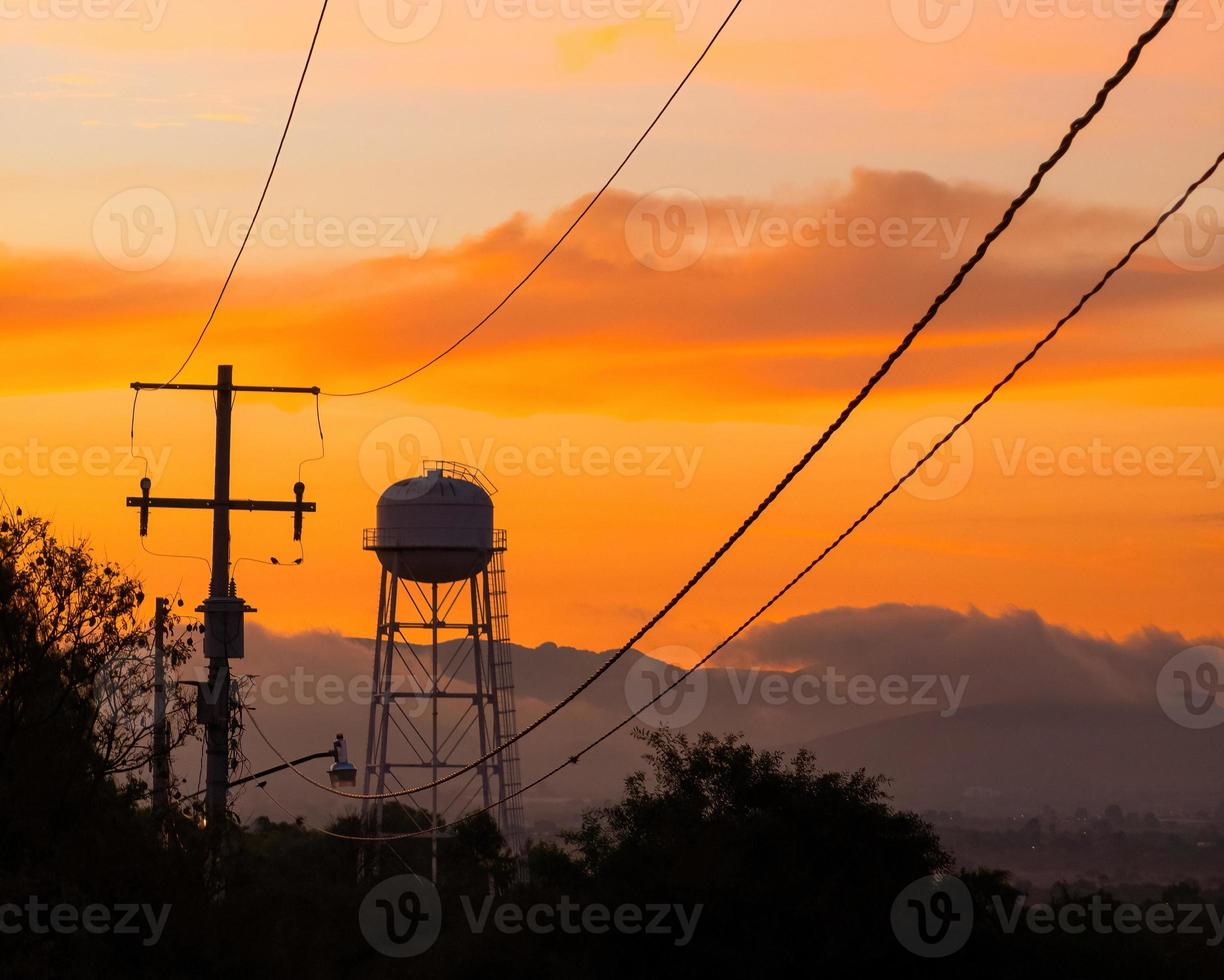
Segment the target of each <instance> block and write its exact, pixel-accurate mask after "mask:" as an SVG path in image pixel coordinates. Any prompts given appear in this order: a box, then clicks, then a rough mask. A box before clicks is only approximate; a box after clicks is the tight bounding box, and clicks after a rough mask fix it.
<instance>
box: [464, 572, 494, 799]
mask: <svg viewBox="0 0 1224 980" xmlns="http://www.w3.org/2000/svg"><path fill="white" fill-rule="evenodd" d="M468 591H469V593H470V595H471V597H472V668H473V671H472V672H473V674H474V675H475V677H476V729H477V737H478V738H479V741H480V745H479V751H480V758H482V759H483V758H484V757H485V756H486V755H487V754H488V752H489V733H488V722H487V721H486V719H485V710H486V709H487V708H488V707H489V705H490V704H491V701H490V696H488V695H486V694H485V689H486V687H487V688H488V689H489V690H490V691H491V690H492V685H491V684H486V682H485V677H484V669H483V663H484V662H486V661H487V660H488V658H487V657H482V656H481V649H480V581H479V579H478V578H477V577H476V576H475V575H473V576H472V578H471V581H470V582H469V583H468ZM494 714H496V711H494ZM480 790H481V800H482V803H483V806H484V807H486V808H488V806H489V805H490V804H491V803H492V802H493V798H492V797H491V796H490V795H489V765H488V763H483V764H482V765H481V766H480Z"/></svg>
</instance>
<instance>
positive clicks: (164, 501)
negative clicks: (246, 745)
mask: <svg viewBox="0 0 1224 980" xmlns="http://www.w3.org/2000/svg"><path fill="white" fill-rule="evenodd" d="M132 388H133V389H135V390H136V391H138V392H139V391H208V392H212V393H213V394H214V395H215V396H216V412H217V430H216V445H215V450H214V476H213V495H212V497H209V498H187V497H151V496H150V495H149V492H150V489H151V488H152V481H150V479H149V478H148V477H147V476H146V477H145V478H144V479H142V480H141V481H140V489H141V495H140V496H139V497H128V498H127V505H128V506H129V507H138V508H140V533H141V536H144V535H145V534H147V533H148V529H149V510H150V509H151V508H155V507H159V508H161V507H165V508H177V509H187V510H211V511H212V514H213V527H212V576H211V579H210V581H209V587H208V598H207V599H205V600H204V602H203V604H202V605H200V606H199V607H197V611H198V612H202V613H203V614H204V657H205V659H206V660H207V661H208V681H207V683H205V684H201V685H198V688H197V690H198V696H197V701H196V705H197V717H198V720H199V721H200V722H202V723H203V725H204V733H205V734H204V741H205V751H206V753H207V760H208V761H207V768H206V777H205V778H206V782H205V786H206V790H205V804H204V813H205V816H206V818H207V822H208V828H209V830H210V837H211V838H212V845H211V846H212V857H213V861H214V864H215V862H216V861H217V859H218V858H219V855H220V844H221V839H222V830H223V828H224V827H225V819H226V810H227V802H228V801H227V789H228V786H229V766H230V755H229V737H230V713H231V712H230V707H231V706H230V663H229V662H230V661H231V660H238V659H241V658H242V657H243V656H244V642H243V630H244V623H245V616H246V614H247V613H248V612H255V611H256V610H255V609H252V608H251V607H250V606H248V605H247V604H246V602H244V601H243V600H242V599H241V598H239V597H238V595H237V589H236V586H235V583H234V581H233V579H232V578H231V576H230V568H231V565H230V520H229V519H230V511H232V510H245V511H279V512H282V513H292V514H293V537H294V540H295V541H297V540H301V536H302V515H303V514H306V513H311V514H313V513H314V512H315V505H314V504H313V503H308V502H306V501H304V500H303V499H302V497H303V494H304V492H305V489H306V488H305V486H304V485H303V484H302V483H301V481H299V482H298V483H296V484H295V485H294V487H293V493H294V499H293V500H292V501H277V500H234V499H232V498H231V497H230V455H231V442H232V438H231V437H232V427H233V426H232V423H233V410H234V396H235V395H236V394H237V393H238V392H262V393H266V394H298V395H314V396H315V397H316V398H317V397H318V396H319V389H318V388H317V387H315V388H283V387H275V386H270V385H235V384H234V369H233V366H232V365H229V364H222V365H220V366H218V368H217V383H216V384H215V385H189V384H148V383H143V382H139V381H136V382H133V383H132Z"/></svg>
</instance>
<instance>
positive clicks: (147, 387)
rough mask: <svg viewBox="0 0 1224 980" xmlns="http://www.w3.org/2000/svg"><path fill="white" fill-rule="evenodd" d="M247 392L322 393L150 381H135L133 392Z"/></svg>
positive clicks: (314, 389) (316, 389)
mask: <svg viewBox="0 0 1224 980" xmlns="http://www.w3.org/2000/svg"><path fill="white" fill-rule="evenodd" d="M223 387H224V389H225V390H226V391H234V392H238V391H246V392H257V393H262V394H265V395H316V396H317V395H319V394H320V393H321V391H322V389H321V388H319V387H318V385H315V386H314V387H311V388H292V387H286V386H285V385H185V384H173V385H166V384H154V383H153V382H150V381H133V382H132V390H133V391H220V390H221V389H222V388H223Z"/></svg>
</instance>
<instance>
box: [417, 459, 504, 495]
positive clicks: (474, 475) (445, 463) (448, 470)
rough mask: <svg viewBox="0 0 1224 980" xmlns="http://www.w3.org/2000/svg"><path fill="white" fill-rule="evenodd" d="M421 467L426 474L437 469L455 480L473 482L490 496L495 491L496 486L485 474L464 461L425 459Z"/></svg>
mask: <svg viewBox="0 0 1224 980" xmlns="http://www.w3.org/2000/svg"><path fill="white" fill-rule="evenodd" d="M421 468H422V470H423V471H424V472H425V473H427V474H428V473H432V472H433V471H434V470H437V471H439V472H440V473H441V474H442V475H443V476H449V477H451V478H452V479H455V480H467V481H468V483H475V484H476V485H477V486H478V487H480V488H481V489H482V490H484V492H485V493H487V494H489V495H490V496H492V495H493V494H495V493H497V487H495V486H494V485H493V483H492V481H490V480H489V478H488V477H487V476H485V475H484V474H483V473H481V472H480V470H478V469H476V467H475V466H468V465H467V464H466V463H456V462H455V461H454V460H450V459H427V460H425V461H423V462H422V464H421Z"/></svg>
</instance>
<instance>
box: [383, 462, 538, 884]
mask: <svg viewBox="0 0 1224 980" xmlns="http://www.w3.org/2000/svg"><path fill="white" fill-rule="evenodd" d="M496 492H497V491H496V488H495V487H493V486H492V485H491V484H490V483H489V482H488V480H486V479H485V478H484V476H483V475H482V474H481V473H480V472H479V471H478V470H476V469H474V468H472V467H467V466H463V465H462V464H459V463H445V462H426V463H425V464H424V473H423V475H422V476H419V477H412V478H410V479H407V480H401V481H400V482H398V483H395V484H393V485H392V486H390V487H388V488H387V490H386V491H385V492H384V493H383V495H382V497H381V498H379V501H378V510H377V523H378V526H377V527H376V528H374V529H372V530H367V531H366V532H365V541H364V547H365V550H366V551H373V552H374V553H375V554H376V555H377V556H378V560H379V563H380V564H381V565H382V579H381V585H380V587H379V593H378V632H377V633H376V634H375V637H374V675H373V697H372V699H371V701H370V727H369V737H368V741H367V743H366V744H367V746H368V748H367V750H366V765H365V770H364V778H363V783H362V786H363V792H364V793H367V794H369V793H379V794H381V793H387V792H395V791H397V790H401V789H403V788H405V787H407V786H414V785H419V784H421V783H424V782H433V781H435V780H437V779H439V778H440V777H442V776H445V775H446V774H447V773H448V772H453V771H454V770H455V769H460V768H463V767H464V766H466V765H469V764H470V763H472V762H474V761H475V760H477V759H479V758H481V757H483V756H485V755H487V754H488V753H489V752H490V751H492V750H493V749H495V748H497V747H498V746H501V745H503V744H504V743H505V742H506V741H507V740H508V739H510V738H512V737H513V736H514V735H515V733H516V731H517V729H516V722H515V716H514V678H513V672H512V668H511V663H510V648H509V638H508V636H507V612H506V573H505V564H504V555H505V551H506V533H505V532H504V531H499V530H495V529H494V527H493V500H492V494H494V493H496ZM424 777H427V778H424ZM521 785H522V784H521V781H520V776H519V760H518V745H517V744H515V745H511V746H509V747H508V748H506V749H505V751H503V752H501V753H499V754H497V755H495V756H494V757H493V758H492V759H491V760H490V761H489V762H487V763H485V764H482V765H480V766H478V767H477V768H476V769H475V770H474V771H473V772H472V773H471V774H469V775H465V776H461V777H459V778H457V779H454V780H452V781H451V782H449V783H446V784H445V785H443V786H440V787H434V788H433V789H431V790H428V791H426V792H425V793H422V794H419V795H420V796H423V797H427V798H426V799H415V798H412V797H407V796H405V797H399V798H398V799H399V802H400V803H402V804H404V805H405V806H407V807H410V808H415V809H418V810H420V811H423V812H424V813H425V814H434V815H435V817H436V819H435V820H433V821H432V822H430V823H429V824H428V825H427V826H429V827H432V828H433V830H432V832H431V835H430V836H431V841H432V852H433V868H432V870H433V877H434V880H435V881H436V880H437V877H438V867H437V864H438V832H437V829H436V828H437V825H438V823H448V822H450V821H451V820H454V819H457V818H458V817H460V816H462V815H463V814H464V813H465V812H468V811H470V810H472V809H474V808H476V807H487V806H491V805H493V804H496V803H497V801H498V800H499V799H502V798H504V797H505V796H507V795H508V794H510V793H514V792H516V791H517V790H518V789H519V788H520V786H521ZM383 810H384V801H382V800H363V801H362V811H361V815H362V824H363V826H364V827H365V829H366V832H367V834H369V835H371V836H379V835H381V834H382V832H383ZM494 815H495V816H496V818H497V822H498V825H499V826H500V828H501V832H502V835H503V836H504V837H505V838H506V842H507V843H508V844H509V845H510V848H511V849H512V850H513V851H514V853H515V854H516V855H519V856H521V855H522V853H523V849H524V846H525V834H524V826H523V810H522V805H521V803H520V801H519V799H518V798H517V797H515V798H514V799H513V800H511V801H509V802H507V803H504V804H502V805H501V806H498V807H496V809H495V810H494ZM422 829H424V828H422Z"/></svg>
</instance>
